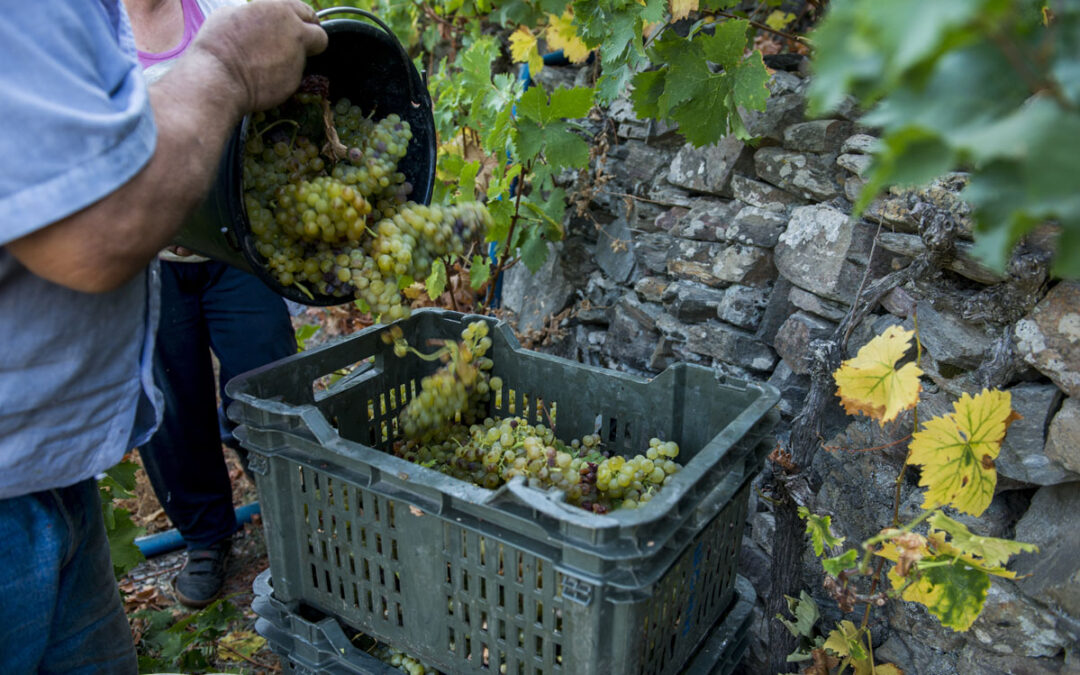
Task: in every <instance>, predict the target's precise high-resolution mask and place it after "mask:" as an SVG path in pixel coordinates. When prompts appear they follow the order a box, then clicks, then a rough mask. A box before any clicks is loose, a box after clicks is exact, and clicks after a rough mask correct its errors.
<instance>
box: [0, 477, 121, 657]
mask: <svg viewBox="0 0 1080 675" xmlns="http://www.w3.org/2000/svg"><path fill="white" fill-rule="evenodd" d="M137 670H138V668H137V663H136V658H135V646H134V644H133V642H132V639H131V629H130V628H129V627H128V622H127V617H126V616H125V615H124V606H123V604H122V603H121V601H120V592H119V591H118V590H117V588H116V579H115V577H114V576H113V569H112V560H111V558H110V557H109V542H108V539H107V537H106V535H105V524H104V522H103V521H102V518H101V502H100V501H99V499H98V492H97V484H96V482H95V481H94V480H93V479H88V480H84V481H82V482H81V483H76V484H75V485H72V486H70V487H66V488H61V489H57V490H46V491H43V492H35V493H33V494H29V495H23V496H22V497H12V498H10V499H0V673H4V675H24V674H28V673H69V674H72V675H90V674H91V673H93V674H95V675H96V674H98V673H102V674H108V675H114V674H116V675H125V674H127V673H135V672H137Z"/></svg>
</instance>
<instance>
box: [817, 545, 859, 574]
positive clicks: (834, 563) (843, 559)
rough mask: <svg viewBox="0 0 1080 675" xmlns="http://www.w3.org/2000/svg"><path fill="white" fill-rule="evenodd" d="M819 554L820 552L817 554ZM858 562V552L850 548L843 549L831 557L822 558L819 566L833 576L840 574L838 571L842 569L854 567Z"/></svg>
mask: <svg viewBox="0 0 1080 675" xmlns="http://www.w3.org/2000/svg"><path fill="white" fill-rule="evenodd" d="M819 555H820V554H819ZM858 562H859V553H858V551H856V550H855V549H853V548H851V549H848V550H847V551H844V552H843V553H842V554H840V555H838V556H835V557H832V558H822V560H821V566H822V568H824V570H825V573H826V574H829V575H832V576H834V577H838V576H840V573H841V572H843V571H844V570H850V569H853V568H854V567H855V565H857V564H858Z"/></svg>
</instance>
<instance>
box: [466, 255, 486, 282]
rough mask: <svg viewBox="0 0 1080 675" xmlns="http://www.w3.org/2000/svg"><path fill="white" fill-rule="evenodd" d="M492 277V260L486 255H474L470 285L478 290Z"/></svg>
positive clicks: (470, 271) (470, 269)
mask: <svg viewBox="0 0 1080 675" xmlns="http://www.w3.org/2000/svg"><path fill="white" fill-rule="evenodd" d="M490 278H491V261H489V260H488V259H487V257H486V256H482V255H474V256H473V257H472V264H471V265H469V285H470V286H471V287H472V288H473V290H476V289H478V288H480V287H481V286H483V285H484V282H486V281H487V280H488V279H490Z"/></svg>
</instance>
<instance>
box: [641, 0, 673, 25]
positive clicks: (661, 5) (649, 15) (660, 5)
mask: <svg viewBox="0 0 1080 675" xmlns="http://www.w3.org/2000/svg"><path fill="white" fill-rule="evenodd" d="M640 1H641V0H639V2H640ZM641 4H642V5H643V6H642V9H641V20H642V21H643V22H644V23H647V24H649V23H661V22H662V21H663V20H664V12H666V11H667V4H668V3H667V2H666V0H644V1H643V2H641Z"/></svg>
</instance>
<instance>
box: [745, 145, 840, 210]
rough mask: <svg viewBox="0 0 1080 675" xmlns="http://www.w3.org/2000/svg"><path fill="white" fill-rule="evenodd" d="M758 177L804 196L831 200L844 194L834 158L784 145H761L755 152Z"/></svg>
mask: <svg viewBox="0 0 1080 675" xmlns="http://www.w3.org/2000/svg"><path fill="white" fill-rule="evenodd" d="M754 170H755V172H756V173H757V176H758V178H760V179H762V180H764V181H767V182H769V183H772V184H773V185H776V186H777V187H780V188H783V189H785V190H787V191H788V192H793V193H795V194H796V195H798V196H800V197H803V198H804V199H812V200H817V201H827V200H829V199H832V198H833V197H836V196H837V195H839V194H840V187H839V185H837V183H836V180H835V178H834V174H835V171H834V170H833V165H832V162H831V161H827V160H826V159H825V158H823V157H822V156H820V155H814V154H806V153H801V152H792V151H791V150H784V149H783V148H775V147H769V148H761V149H760V150H758V151H757V152H756V153H754Z"/></svg>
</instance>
